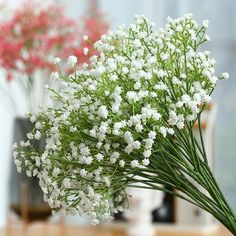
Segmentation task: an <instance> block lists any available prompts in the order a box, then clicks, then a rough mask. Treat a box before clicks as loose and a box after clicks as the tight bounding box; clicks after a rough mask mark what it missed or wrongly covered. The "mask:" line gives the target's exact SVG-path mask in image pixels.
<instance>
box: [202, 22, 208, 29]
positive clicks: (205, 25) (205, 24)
mask: <svg viewBox="0 0 236 236" xmlns="http://www.w3.org/2000/svg"><path fill="white" fill-rule="evenodd" d="M202 25H203V26H204V27H205V28H208V26H209V20H203V22H202Z"/></svg>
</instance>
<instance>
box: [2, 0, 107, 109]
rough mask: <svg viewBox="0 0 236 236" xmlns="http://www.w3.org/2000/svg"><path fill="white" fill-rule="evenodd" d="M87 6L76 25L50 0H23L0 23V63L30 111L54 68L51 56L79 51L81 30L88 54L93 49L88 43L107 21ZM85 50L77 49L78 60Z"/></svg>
mask: <svg viewBox="0 0 236 236" xmlns="http://www.w3.org/2000/svg"><path fill="white" fill-rule="evenodd" d="M88 10H89V11H92V13H93V14H90V15H89V16H88V17H87V18H84V17H82V18H81V22H80V27H79V26H78V23H77V22H76V21H75V20H72V19H71V18H69V17H67V16H66V15H65V14H64V12H63V10H62V9H61V8H59V7H56V6H55V5H54V4H51V5H47V6H44V5H43V4H42V3H40V2H37V1H27V0H25V1H22V5H21V6H20V7H19V8H17V9H16V10H15V11H14V12H13V13H12V15H11V17H10V18H9V19H7V20H4V21H2V22H1V23H0V66H1V67H2V68H4V71H5V75H6V80H7V82H8V83H11V81H12V80H16V81H17V82H18V85H19V87H20V88H21V89H22V91H23V93H24V94H25V96H26V99H25V100H26V102H28V105H27V109H28V110H30V111H31V112H35V111H36V110H37V107H38V105H40V104H43V103H44V102H45V101H43V100H44V93H43V90H44V85H45V84H47V83H48V78H49V76H48V75H49V74H50V72H51V71H52V70H55V68H56V67H55V65H54V62H53V59H54V57H55V56H59V57H61V58H65V57H68V56H69V55H72V54H76V55H77V54H78V52H80V51H81V50H82V52H83V48H84V46H85V45H84V42H83V40H82V35H84V34H87V35H88V36H89V38H90V42H89V43H87V44H86V45H87V47H88V48H89V49H90V55H92V54H93V53H95V52H94V51H93V49H92V46H91V45H92V43H93V41H94V40H97V38H99V37H100V36H101V35H102V34H103V33H105V32H106V31H107V29H108V24H107V22H106V21H105V18H104V17H102V15H101V14H100V13H99V10H98V9H97V8H96V6H94V4H93V2H92V1H91V3H90V6H89V8H88ZM94 17H96V21H95V20H94ZM95 29H96V31H95ZM87 54H88V53H84V52H83V53H79V56H80V58H81V61H80V62H79V63H82V62H86V61H87V60H88V55H87ZM6 93H10V91H6ZM14 100H16V99H14V98H13V101H14ZM14 102H15V101H14ZM14 102H13V103H14Z"/></svg>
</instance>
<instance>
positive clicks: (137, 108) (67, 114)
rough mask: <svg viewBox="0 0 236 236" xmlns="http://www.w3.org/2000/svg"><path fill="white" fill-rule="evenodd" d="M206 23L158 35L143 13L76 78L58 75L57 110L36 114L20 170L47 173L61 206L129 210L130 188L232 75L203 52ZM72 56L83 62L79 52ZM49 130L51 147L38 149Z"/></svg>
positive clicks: (104, 42) (173, 26)
mask: <svg viewBox="0 0 236 236" xmlns="http://www.w3.org/2000/svg"><path fill="white" fill-rule="evenodd" d="M207 27H208V22H207V21H204V22H203V24H202V25H198V24H197V23H196V22H195V21H194V20H193V19H192V16H191V14H188V15H185V16H184V17H181V18H178V19H171V18H168V19H167V24H166V26H165V28H161V29H159V30H158V31H154V29H153V28H154V25H153V24H152V23H149V21H148V20H147V19H146V18H145V17H143V16H137V17H136V18H135V23H134V24H132V25H130V26H129V27H125V26H120V27H119V28H118V29H117V31H115V32H109V33H108V34H107V35H103V36H102V38H101V40H100V41H98V42H96V43H95V47H96V49H97V50H98V51H99V52H100V55H99V56H92V57H91V58H90V63H89V64H84V65H83V67H82V68H80V69H79V70H77V71H75V72H74V73H73V74H71V75H69V76H64V75H62V74H61V72H60V71H59V72H54V73H53V74H52V78H53V80H55V81H57V88H56V89H55V88H50V90H51V92H52V94H53V99H54V106H53V107H50V108H47V109H45V108H42V109H41V112H40V114H39V115H37V116H31V121H32V122H34V123H35V129H34V130H33V131H32V133H30V134H28V136H27V137H28V140H26V141H22V142H21V143H20V144H18V145H15V147H14V148H15V152H14V156H15V163H16V165H17V167H18V170H19V171H21V170H22V169H25V170H26V172H27V174H28V175H29V176H37V177H38V178H39V180H40V186H41V187H42V190H43V192H44V195H45V200H46V201H47V202H48V203H49V205H50V206H51V207H52V208H53V209H54V210H55V211H61V212H62V213H65V214H82V213H87V214H89V216H90V218H91V220H92V223H94V224H96V223H98V222H99V219H100V217H101V219H108V218H109V217H110V216H111V215H112V214H113V213H114V212H116V211H117V210H123V209H124V207H126V204H127V203H126V202H127V196H126V187H127V186H129V185H132V183H134V182H135V181H137V178H138V176H139V173H141V172H142V171H144V172H145V169H148V168H151V167H153V165H154V163H155V162H156V161H158V155H157V153H158V152H157V150H158V149H161V148H165V146H164V145H166V144H167V143H168V142H169V141H170V140H172V139H176V136H177V134H178V133H179V132H181V130H182V129H184V128H185V126H186V124H190V125H192V124H194V122H195V120H196V118H197V115H198V114H199V113H200V112H201V107H202V104H205V103H208V102H210V101H211V97H210V95H211V92H212V91H213V89H214V87H215V85H216V83H217V81H218V79H219V78H227V77H228V74H227V73H223V74H222V76H220V77H217V76H216V75H215V70H214V64H215V60H214V59H211V58H210V56H209V54H210V53H209V52H208V51H204V52H199V51H198V48H199V46H200V45H201V44H202V43H204V42H205V41H207V40H209V36H207V35H206V28H207ZM85 40H86V39H85ZM84 51H85V53H87V49H85V50H84ZM78 60H79V59H78ZM55 62H56V63H58V64H59V63H60V59H58V58H57V59H56V60H55ZM68 62H69V63H70V64H71V66H72V67H73V68H75V66H76V63H77V58H76V57H74V56H71V57H69V59H68ZM41 136H42V137H44V138H45V149H44V150H43V151H41V150H35V147H34V145H33V140H35V139H36V140H39V139H40V138H41ZM142 177H144V176H142Z"/></svg>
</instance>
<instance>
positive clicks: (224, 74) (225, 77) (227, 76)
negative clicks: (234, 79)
mask: <svg viewBox="0 0 236 236" xmlns="http://www.w3.org/2000/svg"><path fill="white" fill-rule="evenodd" d="M221 77H222V78H223V79H228V78H229V74H228V73H227V72H224V73H222V74H221Z"/></svg>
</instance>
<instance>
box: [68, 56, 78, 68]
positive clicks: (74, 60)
mask: <svg viewBox="0 0 236 236" xmlns="http://www.w3.org/2000/svg"><path fill="white" fill-rule="evenodd" d="M77 61H78V60H77V57H76V56H73V55H72V56H69V58H68V63H69V64H70V65H71V66H75V65H76V64H77Z"/></svg>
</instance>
